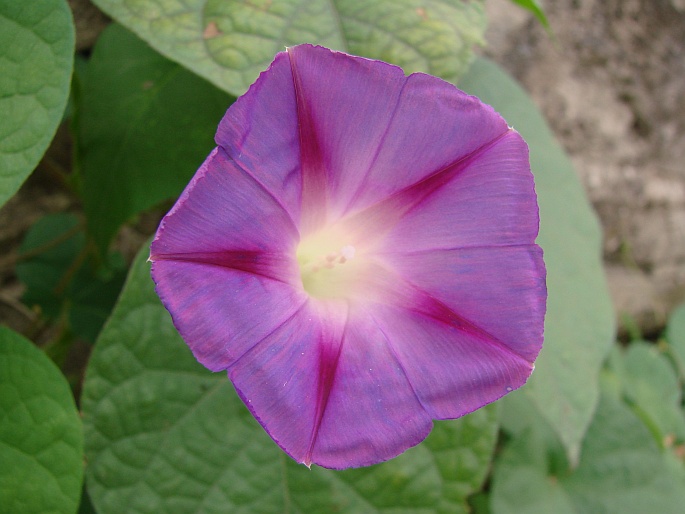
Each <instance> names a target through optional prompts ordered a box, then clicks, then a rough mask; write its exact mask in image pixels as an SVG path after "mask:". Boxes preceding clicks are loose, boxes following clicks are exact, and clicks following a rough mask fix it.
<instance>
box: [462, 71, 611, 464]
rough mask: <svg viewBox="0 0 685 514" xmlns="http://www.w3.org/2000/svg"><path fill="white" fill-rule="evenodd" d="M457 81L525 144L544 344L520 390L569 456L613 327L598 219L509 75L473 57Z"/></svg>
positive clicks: (589, 408) (593, 400)
mask: <svg viewBox="0 0 685 514" xmlns="http://www.w3.org/2000/svg"><path fill="white" fill-rule="evenodd" d="M459 85H460V87H461V88H463V89H464V90H465V91H467V92H468V93H471V94H475V95H477V96H479V97H480V98H481V99H482V100H483V101H484V102H486V103H489V104H491V105H492V106H493V107H494V108H495V109H496V110H497V111H499V112H500V113H501V114H502V115H503V116H504V118H505V119H506V120H507V121H508V122H509V124H510V125H512V126H513V127H514V128H515V129H516V130H518V131H519V132H520V133H521V135H522V136H523V137H524V138H525V140H526V141H527V142H528V146H529V147H530V160H531V166H532V169H533V173H534V174H535V187H536V190H537V193H538V201H539V204H540V236H539V238H538V243H539V244H540V246H542V248H543V250H544V252H545V263H546V265H547V288H548V295H549V296H548V300H547V315H546V318H545V343H544V346H543V349H542V352H541V353H540V356H539V358H538V360H537V362H536V369H535V372H534V373H533V376H532V378H531V379H530V381H529V383H528V384H527V385H526V386H525V387H524V388H523V389H522V394H526V395H527V396H529V398H530V399H531V400H532V401H533V403H534V404H535V405H536V407H537V409H538V411H539V413H540V414H541V415H542V416H544V418H545V419H547V420H548V421H549V423H550V424H551V425H552V427H554V430H555V431H556V432H557V433H558V434H559V436H560V437H561V440H562V442H563V444H564V446H565V447H566V449H567V451H568V452H569V456H570V457H571V459H572V460H576V459H577V457H578V451H579V448H580V442H581V440H582V438H583V434H584V433H585V430H586V429H587V427H588V425H589V423H590V420H591V419H592V415H593V412H594V410H595V406H596V405H597V401H598V399H599V371H600V369H601V367H602V363H603V361H604V357H605V356H606V354H607V352H608V351H609V349H610V347H611V344H612V342H613V336H614V332H615V327H614V315H613V310H612V306H611V301H610V298H609V293H608V291H607V286H606V281H605V278H604V273H603V270H602V259H601V234H600V228H599V224H598V221H597V218H596V216H595V215H594V213H593V211H592V208H591V207H590V205H589V203H588V201H587V198H586V197H585V194H584V192H583V189H582V187H581V185H580V181H579V180H578V177H577V176H576V174H575V172H574V170H573V166H572V165H571V162H570V160H569V158H568V157H567V156H566V155H565V153H564V151H563V150H562V149H561V147H560V146H559V144H558V143H557V142H556V141H555V139H554V137H553V135H552V133H551V131H550V129H549V127H548V126H547V124H546V122H545V120H544V119H543V117H542V115H541V114H540V112H539V111H538V110H537V108H536V107H535V104H534V103H533V102H532V100H531V99H530V98H529V97H528V95H527V94H526V93H525V92H524V91H523V89H521V87H520V86H519V85H518V84H516V83H515V82H514V80H513V79H512V78H511V77H509V76H508V75H507V74H506V73H505V72H504V71H503V70H502V69H501V68H499V67H498V66H497V65H496V64H494V63H493V62H491V61H488V60H486V59H478V60H477V61H476V62H475V63H474V64H473V66H472V67H471V68H470V69H469V71H468V73H467V74H466V75H465V76H464V78H463V79H462V80H461V82H460V84H459Z"/></svg>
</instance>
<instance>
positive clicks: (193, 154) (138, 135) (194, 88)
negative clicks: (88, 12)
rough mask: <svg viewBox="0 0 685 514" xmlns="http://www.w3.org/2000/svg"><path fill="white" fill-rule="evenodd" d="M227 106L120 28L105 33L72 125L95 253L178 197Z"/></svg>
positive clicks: (207, 87)
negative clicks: (138, 218) (124, 227)
mask: <svg viewBox="0 0 685 514" xmlns="http://www.w3.org/2000/svg"><path fill="white" fill-rule="evenodd" d="M231 101H232V99H231V98H230V97H229V96H228V95H226V94H225V93H223V92H222V91H219V90H218V89H216V88H215V87H213V86H212V85H211V84H209V83H207V82H205V81H204V80H202V79H200V78H199V77H197V76H196V75H193V74H192V73H190V72H188V71H186V70H184V69H183V68H182V67H181V66H179V65H177V64H174V63H172V62H171V61H168V60H167V59H165V58H163V57H162V56H161V55H159V54H158V53H157V52H155V51H153V50H152V49H150V47H148V46H147V45H146V44H145V43H144V42H142V41H140V40H139V39H138V38H137V37H135V36H134V35H133V34H131V33H130V32H128V31H127V30H125V29H124V28H123V27H121V26H119V25H113V26H110V27H109V28H108V29H107V30H105V32H104V33H103V34H102V35H101V36H100V39H99V40H98V43H97V45H96V46H95V49H94V51H93V55H92V58H91V60H90V63H89V64H88V67H87V70H86V72H85V74H84V77H83V84H82V94H81V100H80V104H79V111H78V118H77V133H78V143H79V152H80V159H81V166H82V172H83V197H84V198H83V201H84V206H85V210H86V215H87V221H88V230H89V232H90V233H91V234H92V235H93V237H94V238H95V241H96V242H97V243H98V246H99V247H100V248H101V249H104V248H105V247H106V245H107V243H109V241H110V239H111V238H112V236H113V235H114V234H115V232H116V230H117V229H118V228H119V226H120V225H121V224H122V223H123V222H125V221H126V220H128V219H129V218H131V217H132V216H134V215H135V214H137V213H138V212H140V211H142V210H144V209H147V208H149V207H151V206H153V205H155V204H156V203H158V202H159V201H161V200H164V199H167V198H175V197H177V196H178V195H179V194H180V193H181V191H182V190H183V188H184V187H185V185H186V184H187V183H188V181H189V180H190V178H191V177H192V176H193V173H195V171H196V170H197V168H198V167H199V165H200V164H201V163H202V161H203V160H204V158H205V157H206V156H207V154H208V153H209V152H210V150H211V149H212V147H213V146H214V142H213V137H214V132H215V131H216V127H217V124H218V123H219V120H220V119H221V117H222V116H223V114H224V113H225V112H226V109H227V108H228V106H229V105H230V103H231Z"/></svg>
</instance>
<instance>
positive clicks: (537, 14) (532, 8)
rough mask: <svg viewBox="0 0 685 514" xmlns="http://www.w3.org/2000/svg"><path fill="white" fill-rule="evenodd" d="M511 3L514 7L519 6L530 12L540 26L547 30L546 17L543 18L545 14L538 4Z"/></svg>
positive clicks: (520, 0) (519, 0)
mask: <svg viewBox="0 0 685 514" xmlns="http://www.w3.org/2000/svg"><path fill="white" fill-rule="evenodd" d="M511 1H512V2H514V3H515V4H516V5H520V6H521V7H523V8H524V9H527V10H529V11H530V12H532V13H533V15H535V17H536V18H537V19H538V21H539V22H540V23H541V24H542V26H543V27H545V28H546V29H547V30H549V22H548V21H547V16H545V12H544V11H543V10H542V7H540V4H539V3H538V2H537V1H536V0H511Z"/></svg>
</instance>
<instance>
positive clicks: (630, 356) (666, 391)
mask: <svg viewBox="0 0 685 514" xmlns="http://www.w3.org/2000/svg"><path fill="white" fill-rule="evenodd" d="M622 361H623V362H622V363H621V369H619V370H617V371H618V374H619V379H620V381H621V382H622V386H623V391H624V396H625V398H626V400H627V401H628V404H629V405H632V406H633V408H634V410H635V411H636V413H637V414H638V416H640V417H641V418H642V420H643V421H644V422H645V424H646V425H647V426H648V427H650V428H652V430H653V431H654V435H655V437H656V440H657V442H658V443H659V444H660V445H664V446H670V445H672V444H673V443H674V442H678V443H680V444H682V443H683V442H685V417H684V416H683V412H682V409H681V401H682V398H681V391H680V384H679V382H678V377H677V376H676V373H675V371H674V370H673V367H672V366H671V363H670V362H669V361H668V359H667V358H666V357H665V356H664V355H663V354H661V353H660V352H659V351H658V349H657V348H656V346H655V345H653V344H648V343H644V342H639V341H636V342H634V343H632V344H631V345H630V347H629V348H628V350H627V351H626V352H625V354H624V355H622Z"/></svg>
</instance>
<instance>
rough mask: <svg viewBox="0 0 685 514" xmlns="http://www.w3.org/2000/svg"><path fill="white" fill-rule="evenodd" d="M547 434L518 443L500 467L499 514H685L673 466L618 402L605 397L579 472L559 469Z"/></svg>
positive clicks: (495, 501) (535, 432)
mask: <svg viewBox="0 0 685 514" xmlns="http://www.w3.org/2000/svg"><path fill="white" fill-rule="evenodd" d="M540 428H541V427H539V426H538V427H531V429H529V430H528V431H527V432H525V433H523V434H521V435H519V436H517V437H515V438H514V439H513V440H512V441H511V442H510V443H509V444H508V445H507V447H506V449H505V451H504V452H503V454H502V456H501V458H500V459H498V460H497V462H496V465H495V469H494V475H493V487H492V496H491V508H492V513H493V514H520V513H522V512H525V513H526V514H549V513H554V514H595V513H596V514H643V513H645V512H659V513H660V514H670V513H673V514H677V513H681V512H682V511H683V510H682V509H683V505H685V481H684V480H683V478H682V473H680V472H679V470H677V469H676V468H673V469H672V468H671V467H670V463H669V460H668V459H669V457H668V456H666V455H664V454H662V453H661V451H660V450H659V448H658V446H657V444H656V442H655V441H654V439H653V438H652V435H651V434H650V432H649V430H648V429H647V428H646V427H645V425H644V424H643V423H642V422H641V421H640V420H639V419H638V418H637V417H636V416H635V415H634V414H633V413H632V412H631V410H630V409H629V408H628V407H627V406H625V405H623V404H622V403H621V402H620V401H619V400H618V398H616V397H614V396H613V395H611V394H609V393H605V394H603V395H602V398H601V401H600V403H599V406H598V409H597V413H596V415H595V418H594V419H593V421H592V424H591V425H590V427H589V429H588V431H587V436H586V438H585V440H584V441H583V445H582V451H581V459H580V463H579V465H578V466H577V468H576V469H573V470H572V469H569V468H568V466H564V465H563V464H561V465H560V464H559V461H558V459H557V458H556V457H555V453H557V451H556V449H555V444H554V441H553V439H552V438H551V437H550V436H549V434H545V433H544V430H540ZM550 433H551V432H550ZM556 445H557V446H558V443H556Z"/></svg>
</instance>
